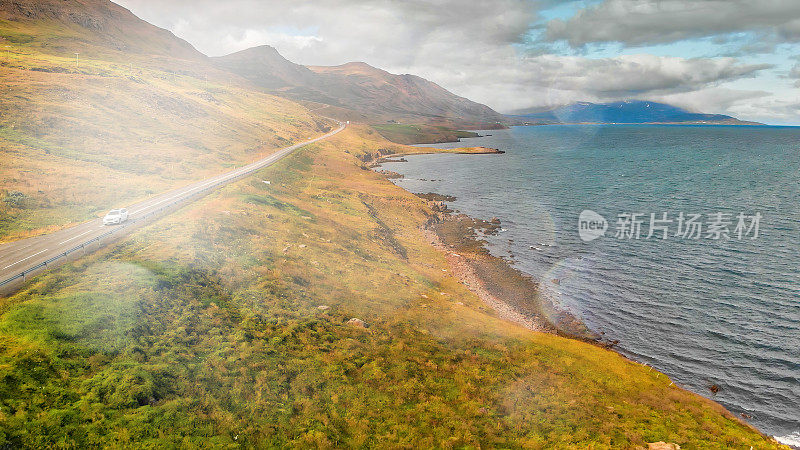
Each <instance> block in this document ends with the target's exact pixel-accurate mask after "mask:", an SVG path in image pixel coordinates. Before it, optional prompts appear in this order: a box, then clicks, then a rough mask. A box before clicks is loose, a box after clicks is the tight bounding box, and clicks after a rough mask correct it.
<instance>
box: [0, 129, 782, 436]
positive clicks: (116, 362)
mask: <svg viewBox="0 0 800 450" xmlns="http://www.w3.org/2000/svg"><path fill="white" fill-rule="evenodd" d="M389 151H395V152H406V153H407V152H409V151H414V150H413V149H408V148H401V147H399V146H396V145H394V144H391V143H388V142H386V141H384V140H383V139H381V138H380V137H379V136H378V135H377V133H375V132H374V131H372V130H370V129H368V128H366V127H360V126H354V127H351V128H350V129H348V130H347V131H346V132H344V133H341V134H340V135H338V136H336V137H335V138H334V139H332V140H331V141H328V142H325V143H321V144H317V145H315V146H313V147H311V148H308V149H305V150H303V151H300V152H298V153H296V154H294V155H293V156H291V157H290V158H287V159H285V160H283V161H282V162H281V163H279V164H277V165H275V166H273V167H270V168H268V169H265V170H263V171H261V172H260V173H259V174H257V175H255V176H253V177H251V178H248V179H245V180H242V181H240V182H237V183H236V184H233V185H230V186H227V187H225V188H224V189H223V190H221V191H219V192H216V193H213V194H211V195H209V196H208V197H206V198H205V199H203V200H201V201H199V202H198V203H196V204H194V205H191V206H189V207H186V208H184V209H183V210H181V211H179V212H178V213H176V214H174V215H172V216H170V217H168V218H165V219H163V220H162V221H160V222H159V223H157V224H154V225H151V226H149V227H147V228H145V229H142V230H140V231H138V232H136V233H135V234H134V235H132V236H131V237H129V238H128V239H127V240H126V241H124V242H123V243H122V244H120V245H118V246H117V247H116V248H113V249H107V250H105V251H102V252H101V253H99V254H96V255H94V256H91V257H88V258H86V259H84V260H82V261H80V262H78V263H75V264H73V265H70V266H65V267H63V268H61V269H59V270H57V271H55V272H53V273H50V274H46V275H43V276H41V277H39V278H38V279H36V280H35V281H33V282H32V283H31V284H29V285H28V286H27V287H26V288H25V289H24V290H23V291H22V292H20V293H18V294H17V295H15V296H13V297H11V298H9V299H7V300H5V301H3V303H2V309H1V310H0V313H2V315H1V316H0V377H2V379H3V383H2V384H0V443H9V444H12V445H22V444H25V445H28V446H32V447H33V446H38V447H42V446H50V445H64V446H72V445H80V446H85V445H90V444H99V445H112V446H131V447H133V446H135V447H137V448H142V447H147V446H153V447H155V446H158V447H163V446H175V447H211V446H225V445H227V446H234V445H237V444H238V445H244V446H258V447H266V446H278V445H280V446H294V447H323V448H324V447H333V446H337V447H342V446H348V447H358V446H364V445H371V446H389V445H391V446H397V447H409V448H419V447H431V446H436V447H448V448H449V447H464V446H472V447H477V446H480V447H526V448H545V447H548V448H580V449H584V448H597V449H600V448H630V447H633V446H635V445H642V444H644V443H646V442H654V441H667V442H676V443H679V444H680V445H681V446H682V447H683V448H720V449H721V448H745V449H746V448H749V447H750V446H751V445H752V446H753V448H757V449H758V448H775V446H774V444H772V443H770V442H768V441H766V440H765V439H763V438H762V437H761V436H760V435H758V434H757V433H755V432H754V431H752V430H751V429H749V428H748V427H746V426H744V425H742V424H741V423H739V422H737V421H736V420H734V419H732V418H730V417H729V416H728V414H727V413H725V412H724V411H723V410H722V408H720V407H719V406H718V405H716V404H714V403H712V402H710V401H707V400H705V399H703V398H701V397H699V396H696V395H693V394H690V393H688V392H686V391H683V390H681V389H679V388H676V387H675V386H670V381H669V380H668V379H667V377H665V376H664V375H662V374H659V373H657V372H655V371H649V370H648V369H647V368H645V367H642V366H639V365H637V364H635V363H632V362H630V361H627V360H625V359H624V358H622V357H620V356H619V355H617V354H615V353H612V352H609V351H607V350H603V349H600V348H597V347H594V346H591V345H588V344H584V343H581V342H577V341H572V340H568V339H564V338H559V337H556V336H552V335H546V334H537V333H532V332H528V331H527V330H524V329H521V328H519V327H516V326H514V325H512V324H509V323H507V322H503V321H501V320H499V319H497V318H496V317H495V316H494V314H493V313H492V311H489V310H487V308H486V307H485V306H484V305H483V304H482V303H481V302H480V301H479V300H478V299H477V298H476V297H475V296H474V295H472V294H471V293H470V292H468V291H467V290H466V289H465V288H464V287H463V286H462V285H461V284H459V283H458V282H457V280H455V279H454V278H453V277H452V276H451V275H450V273H449V272H448V268H447V264H446V261H445V259H444V257H443V255H441V254H440V253H438V252H437V251H436V250H435V249H434V248H432V247H431V246H430V245H428V244H427V243H426V242H425V240H424V238H423V236H422V233H421V230H420V226H421V224H422V223H424V222H425V221H426V219H427V217H428V215H429V214H430V213H431V211H429V210H428V209H427V206H426V203H425V202H424V201H423V200H421V199H419V198H417V197H415V196H413V195H411V194H409V193H406V192H405V191H403V190H402V189H400V188H398V187H396V186H394V185H392V184H391V183H389V182H388V181H386V180H385V179H383V178H382V176H380V175H379V174H376V173H374V172H372V171H369V170H365V167H364V162H363V161H365V160H369V159H370V158H371V155H374V154H376V153H387V152H389ZM262 180H269V181H271V184H270V185H267V184H265V183H263V182H262ZM320 305H325V306H328V307H329V309H320V308H318V306H320ZM352 317H359V318H361V319H364V320H365V321H367V322H368V324H369V328H368V329H366V330H364V329H361V328H358V327H354V326H352V325H348V324H347V323H346V322H347V321H348V319H350V318H352Z"/></svg>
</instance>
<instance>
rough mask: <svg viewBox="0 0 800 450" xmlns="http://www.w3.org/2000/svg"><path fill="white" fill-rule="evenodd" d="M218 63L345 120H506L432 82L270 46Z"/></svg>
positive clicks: (488, 123)
mask: <svg viewBox="0 0 800 450" xmlns="http://www.w3.org/2000/svg"><path fill="white" fill-rule="evenodd" d="M214 62H215V64H216V65H217V66H218V67H220V68H223V69H225V70H229V71H231V72H233V73H236V74H238V75H240V76H242V77H243V78H246V79H248V80H250V81H251V82H253V83H254V84H256V85H257V86H259V87H261V88H264V89H266V90H268V91H270V92H274V93H276V94H278V95H283V96H286V97H288V98H292V99H295V100H302V101H307V102H314V103H318V104H322V105H331V106H333V107H335V109H334V112H338V113H339V115H340V116H342V117H344V118H359V119H366V120H368V121H370V122H375V123H378V122H385V121H389V120H395V121H408V122H412V123H435V124H442V123H446V124H453V125H456V126H461V127H466V126H469V127H486V128H490V127H496V126H497V125H498V123H502V122H503V121H504V120H505V119H504V117H503V116H502V115H501V114H499V113H497V112H495V111H493V110H492V109H491V108H489V107H488V106H484V105H481V104H478V103H475V102H473V101H470V100H468V99H465V98H463V97H459V96H457V95H455V94H452V93H451V92H448V91H447V90H445V89H444V88H442V87H441V86H439V85H437V84H435V83H432V82H430V81H428V80H425V79H423V78H420V77H418V76H415V75H394V74H391V73H389V72H386V71H384V70H381V69H377V68H375V67H372V66H370V65H368V64H365V63H361V62H354V63H348V64H344V65H341V66H335V67H321V66H309V67H305V66H301V65H298V64H294V63H292V62H290V61H288V60H286V59H285V58H283V57H282V56H281V55H280V54H279V53H278V52H277V51H276V50H275V49H274V48H272V47H269V46H262V47H256V48H251V49H248V50H244V51H242V52H238V53H234V54H232V55H228V56H224V57H220V58H214ZM337 110H338V111H337ZM326 112H328V111H326Z"/></svg>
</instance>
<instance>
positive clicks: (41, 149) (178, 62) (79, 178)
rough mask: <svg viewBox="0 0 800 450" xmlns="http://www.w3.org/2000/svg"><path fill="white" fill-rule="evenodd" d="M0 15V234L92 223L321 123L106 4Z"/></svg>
mask: <svg viewBox="0 0 800 450" xmlns="http://www.w3.org/2000/svg"><path fill="white" fill-rule="evenodd" d="M0 17H4V18H5V20H0V37H2V39H3V41H2V48H3V54H2V59H0V67H1V68H2V70H0V86H2V90H3V95H2V96H0V152H2V164H0V241H2V240H8V239H14V238H17V237H22V236H27V235H31V234H39V233H41V232H44V231H46V230H48V229H52V228H53V227H60V226H64V225H67V224H70V223H75V222H82V221H85V220H88V219H90V218H93V217H94V216H95V215H97V214H100V213H102V212H103V211H107V210H108V209H111V208H113V207H115V206H118V205H124V204H127V203H132V202H134V201H136V200H139V199H143V198H146V197H148V196H150V195H153V194H154V193H157V192H162V191H165V190H168V189H170V188H173V187H177V186H181V185H183V184H186V183H188V182H189V181H192V180H197V179H200V178H203V177H205V176H210V175H213V174H216V173H219V172H220V171H223V170H225V169H227V168H230V167H233V166H234V165H237V164H242V163H245V162H250V161H252V160H253V159H255V158H256V157H258V156H259V155H261V154H264V153H268V152H270V151H272V150H273V149H276V148H280V147H282V146H284V145H286V144H287V143H289V142H293V141H297V140H301V139H305V138H308V137H312V136H316V135H318V134H321V133H322V132H323V129H324V128H326V127H327V126H328V124H326V123H325V121H324V120H322V119H317V118H314V117H313V116H312V115H311V114H309V113H308V112H307V110H306V109H305V108H303V107H302V106H300V105H298V104H296V103H293V102H291V101H288V100H285V99H283V98H280V97H274V96H271V95H267V94H264V93H262V92H258V91H252V90H251V89H249V88H245V85H247V83H246V82H245V81H244V80H238V81H237V79H236V77H232V76H231V75H229V74H226V73H221V72H219V71H216V69H214V68H213V67H210V66H207V65H204V64H205V63H204V61H205V57H203V56H202V55H200V54H199V53H197V52H196V51H194V50H193V49H192V48H191V46H188V44H186V43H185V42H183V41H181V40H179V39H177V38H175V37H174V36H173V35H172V34H171V33H169V32H166V31H164V30H160V29H158V28H156V27H153V26H152V25H149V24H147V23H146V22H143V21H141V20H139V19H137V18H136V17H135V16H133V15H132V14H131V13H129V12H128V11H127V10H124V9H123V8H120V7H118V6H116V5H114V4H113V3H111V2H107V1H101V0H82V1H78V0H63V1H61V0H60V1H55V0H53V1H44V2H39V1H36V2H34V1H20V0H13V1H7V0H2V2H0ZM76 49H77V50H81V52H80V53H81V54H80V58H79V60H78V61H76V57H75V54H74V53H73V52H72V50H76ZM120 49H125V50H124V51H123V50H120ZM173 51H174V52H176V53H177V55H179V56H181V57H187V58H194V59H193V60H183V59H175V58H171V57H169V54H170V53H171V52H173ZM137 52H138V53H137ZM152 55H160V56H158V57H157V58H156V57H153V56H152Z"/></svg>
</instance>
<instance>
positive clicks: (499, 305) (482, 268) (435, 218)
mask: <svg viewBox="0 0 800 450" xmlns="http://www.w3.org/2000/svg"><path fill="white" fill-rule="evenodd" d="M423 148H424V147H423ZM484 148H485V147H484ZM430 149H431V151H430V152H422V153H409V154H395V155H386V156H383V157H381V158H378V159H377V160H376V161H375V165H374V166H373V170H375V171H376V173H380V174H382V175H383V176H385V177H386V179H387V180H389V181H391V180H392V179H395V178H403V177H404V175H402V174H399V173H396V172H393V171H389V170H387V169H383V168H381V167H380V164H381V163H382V162H392V161H391V158H393V157H400V156H410V155H420V154H439V153H452V154H481V153H474V152H460V151H457V150H460V149H437V148H435V147H430ZM498 152H500V153H505V152H501V151H499V150H498ZM484 154H485V153H484ZM395 162H397V161H395ZM393 184H394V183H393ZM407 192H409V193H411V194H414V195H416V196H417V197H420V198H422V199H423V200H425V201H426V203H427V204H428V206H429V207H430V208H431V210H433V211H434V214H433V215H432V216H431V217H430V218H429V220H428V222H427V223H426V224H425V225H424V226H423V227H421V229H422V233H423V235H424V236H425V238H426V239H427V240H428V242H429V243H430V244H431V245H432V246H433V247H434V248H436V249H437V250H439V251H440V252H441V253H442V254H443V255H444V256H445V258H446V260H447V263H448V264H449V266H450V270H451V271H452V273H453V274H454V275H456V276H457V278H458V279H459V280H460V282H461V283H462V284H463V285H464V286H466V287H467V288H468V289H469V290H470V291H471V292H472V293H474V294H475V295H476V296H478V297H479V298H480V299H481V300H482V301H483V302H484V303H485V304H486V305H487V306H489V307H490V308H492V310H493V311H494V312H495V313H496V314H497V315H498V317H500V318H501V319H504V320H507V321H509V322H512V323H515V324H517V325H520V326H522V327H524V328H526V329H528V330H531V331H534V332H540V333H549V334H555V335H558V336H562V337H565V338H569V339H574V340H577V341H582V342H586V343H589V344H591V345H596V346H598V347H601V348H604V349H607V350H610V351H612V352H614V353H615V354H617V355H619V356H620V357H622V358H624V359H626V360H628V361H630V362H631V363H634V364H642V365H645V366H647V364H643V363H641V362H639V361H636V360H635V359H632V358H630V357H629V356H628V355H626V354H624V353H622V352H620V351H618V350H617V349H616V348H615V347H616V345H617V344H618V343H619V341H616V340H611V341H609V340H605V339H604V338H603V337H602V336H601V335H599V334H597V333H596V332H594V331H592V330H591V329H589V328H588V327H587V326H586V325H585V324H584V323H583V322H582V321H581V320H580V319H578V318H577V317H575V316H573V315H572V314H570V313H569V312H567V311H564V310H562V309H560V308H559V307H558V305H553V304H552V303H551V302H549V301H548V300H547V299H546V298H544V296H541V295H538V287H539V283H538V282H537V281H535V280H534V279H533V278H532V277H531V276H530V275H528V274H525V273H524V272H522V271H520V270H519V269H516V268H514V267H513V266H512V264H511V263H510V262H509V261H508V260H506V259H504V258H502V257H498V256H494V255H492V254H491V253H490V252H489V250H488V248H487V247H486V246H485V244H486V241H484V240H482V239H480V236H479V233H480V234H484V235H491V234H494V233H496V231H497V230H499V229H500V221H499V219H496V218H494V219H492V220H491V221H486V220H482V219H476V218H472V217H470V216H468V215H466V214H462V213H455V212H454V211H452V210H450V209H449V208H448V207H447V205H446V203H445V202H446V201H453V200H454V199H455V197H453V196H451V195H450V194H447V193H445V194H442V193H428V194H419V193H414V192H411V191H407ZM648 367H649V366H648ZM667 376H669V375H667ZM675 387H676V388H679V389H683V390H686V391H687V392H691V393H693V394H694V395H698V396H701V397H703V398H706V399H707V400H709V401H711V402H713V403H714V404H715V405H717V406H718V407H719V408H721V409H722V410H723V411H725V413H726V414H727V415H728V416H729V417H731V418H733V420H735V421H738V422H740V423H742V424H743V425H745V426H747V427H749V428H751V429H753V430H755V431H756V432H757V433H759V434H761V435H762V436H764V437H765V438H767V439H772V440H774V441H776V442H778V443H780V444H782V445H785V446H787V447H788V448H791V449H796V450H800V447H795V446H794V445H790V444H786V443H784V442H782V441H778V439H779V438H785V437H778V436H771V435H768V434H766V433H764V432H762V431H761V430H760V429H758V428H756V427H755V426H754V425H752V424H751V423H749V422H748V421H747V420H746V419H745V418H742V417H739V416H738V415H737V414H734V413H732V412H731V411H729V410H728V409H727V408H725V407H724V406H723V405H722V404H720V403H718V402H717V401H716V400H714V399H713V398H709V397H707V396H704V395H702V394H700V393H696V392H694V391H692V390H691V389H688V388H684V387H681V386H679V385H677V384H675Z"/></svg>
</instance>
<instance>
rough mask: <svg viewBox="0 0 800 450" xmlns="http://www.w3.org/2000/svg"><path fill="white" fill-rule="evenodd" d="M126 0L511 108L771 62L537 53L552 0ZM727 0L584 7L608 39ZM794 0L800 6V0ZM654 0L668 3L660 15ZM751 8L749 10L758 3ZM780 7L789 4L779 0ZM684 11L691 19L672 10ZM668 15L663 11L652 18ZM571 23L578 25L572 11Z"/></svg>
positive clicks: (617, 0) (217, 35)
mask: <svg viewBox="0 0 800 450" xmlns="http://www.w3.org/2000/svg"><path fill="white" fill-rule="evenodd" d="M120 3H121V4H123V6H126V7H129V8H130V9H132V10H133V12H134V13H136V14H138V15H140V16H141V17H142V18H144V19H145V20H148V21H150V22H152V23H154V24H156V25H158V26H162V27H165V28H168V29H170V30H172V31H173V32H175V34H177V35H178V36H180V37H182V38H184V39H186V40H188V41H189V42H191V43H192V44H194V45H195V46H196V47H197V48H198V49H199V50H201V51H203V52H204V53H206V54H209V55H211V56H218V55H223V54H227V53H232V52H235V51H239V50H243V49H245V48H248V47H252V46H256V45H262V44H269V45H272V46H274V47H276V48H277V49H278V50H279V51H280V52H281V53H282V54H283V55H284V56H286V57H287V58H288V59H290V60H292V61H294V62H297V63H301V64H309V65H337V64H343V63H345V62H349V61H364V62H367V63H369V64H372V65H374V66H377V67H380V68H382V69H385V70H388V71H390V72H393V73H414V74H417V75H420V76H422V77H425V78H427V79H430V80H432V81H434V82H436V83H438V84H440V85H442V86H443V87H444V88H446V89H449V90H451V91H453V92H454V93H456V94H458V95H462V96H465V97H467V98H470V99H472V100H475V101H478V102H481V103H485V104H488V105H489V106H491V107H493V108H495V109H497V110H499V111H502V112H505V111H511V110H515V109H522V108H528V107H533V106H541V105H555V104H563V103H568V102H571V101H580V100H586V101H605V100H617V99H625V98H648V97H653V98H655V97H659V98H662V97H665V96H669V95H675V94H682V93H690V92H695V91H697V92H700V91H703V92H706V93H712V92H722V91H719V90H717V91H714V90H709V89H714V88H720V87H725V83H727V82H730V81H731V80H738V79H741V78H743V77H752V76H756V75H758V74H760V73H761V72H762V70H763V69H765V68H766V67H767V66H765V65H758V64H746V63H743V62H741V61H739V60H737V59H734V58H695V59H692V58H679V57H667V56H654V55H627V56H618V57H612V58H587V57H581V56H568V55H554V54H544V55H538V56H531V55H529V54H526V53H525V48H526V44H528V42H527V39H528V36H529V33H530V32H531V30H532V27H535V26H536V25H535V24H536V23H537V21H538V20H539V16H538V11H537V10H536V7H537V5H541V4H542V3H546V2H539V3H536V2H532V1H530V0H496V1H492V2H463V1H461V0H434V1H423V0H409V1H392V0H378V1H375V0H318V1H315V2H310V1H307V0H294V1H291V0H274V1H268V2H267V1H257V0H229V1H226V2H218V1H212V0H171V1H169V2H162V1H157V0H120ZM656 3H657V4H658V5H660V6H658V5H656ZM717 3H720V2H715V1H710V0H701V1H695V2H688V3H687V2H678V1H675V0H663V1H661V2H653V1H633V0H628V1H621V0H608V1H606V2H604V3H603V4H602V5H601V6H602V8H605V9H602V12H603V14H612V13H615V14H617V15H620V14H623V13H626V12H629V11H628V9H630V7H631V6H630V5H634V6H635V5H638V10H637V11H638V12H637V13H636V14H633V15H632V16H630V17H628V18H627V19H625V21H623V22H619V21H618V22H613V21H612V22H611V23H610V24H609V25H606V24H603V23H594V22H591V21H588V18H590V16H591V17H596V18H597V20H598V21H599V20H600V18H601V16H600V15H599V14H600V13H599V12H586V11H593V10H585V11H584V12H583V13H580V14H579V15H578V16H576V17H583V18H582V19H581V20H580V21H578V22H580V24H584V22H585V23H588V24H594V25H593V27H594V28H596V29H595V30H594V31H592V30H589V31H585V32H586V33H589V32H593V33H595V34H598V35H600V36H601V37H602V38H603V39H611V38H614V39H616V38H617V35H616V34H613V33H615V32H616V31H614V30H613V29H612V28H614V27H621V28H622V29H623V30H627V31H625V33H632V34H638V35H641V36H642V38H641V39H663V36H665V33H666V34H669V33H673V32H674V33H678V34H675V36H684V35H686V30H683V28H686V29H695V28H698V27H701V26H703V25H702V24H704V23H705V24H707V23H708V21H709V20H712V19H709V18H706V17H694V16H695V15H700V14H698V13H697V12H698V11H705V10H706V9H707V8H710V7H712V6H713V7H714V8H718V9H719V10H720V11H721V12H722V13H723V15H724V16H725V17H727V18H728V19H729V20H732V21H734V22H735V21H738V22H741V21H742V20H744V19H741V20H740V19H739V18H738V13H737V14H734V12H731V11H733V10H732V9H731V8H730V7H728V6H724V5H721V4H717ZM721 3H726V4H727V3H728V2H721ZM733 3H736V2H733ZM766 3H768V4H766V5H765V6H764V8H763V9H764V10H765V11H764V12H762V13H761V16H759V17H762V18H761V19H754V20H756V21H760V23H764V24H765V26H766V24H767V23H773V22H775V21H776V20H777V19H775V17H777V16H782V17H783V19H782V20H783V22H782V24H783V26H784V28H782V29H784V32H785V33H786V35H787V36H788V35H790V34H791V33H792V32H793V31H792V26H794V25H793V24H794V22H792V21H791V20H788V19H786V17H789V14H788V13H787V8H789V9H791V8H790V7H791V5H789V6H786V4H787V2H779V1H777V0H768V1H767V2H766ZM790 3H791V4H795V5H798V8H800V2H796V1H793V2H790ZM686 4H691V5H700V6H693V7H692V8H694V9H692V8H690V9H689V10H688V12H685V11H684V12H681V10H680V8H681V7H684V8H686ZM654 5H656V6H658V7H659V8H661V9H662V10H666V12H664V11H661V13H659V14H662V16H658V15H656V16H654V15H653V14H654V12H653V11H655V10H654V9H653V8H655V7H656V6H654ZM681 5H683V6H681ZM701 7H702V8H701ZM779 7H780V8H783V9H780V8H779ZM698 8H701V9H699V10H698ZM748 8H749V9H748V11H749V10H752V9H753V8H752V7H748ZM673 9H674V11H673ZM734 9H735V8H734ZM779 9H780V11H782V12H783V13H784V14H778V12H780V11H778V12H776V11H773V10H779ZM598 11H601V10H598ZM770 11H772V12H770ZM581 14H583V15H582V16H581ZM592 14H594V16H592ZM612 15H613V14H612ZM703 15H705V14H703ZM690 16H691V17H690ZM734 16H735V17H734ZM615 17H616V16H615ZM659 17H661V18H660V19H659ZM794 17H797V15H795V16H794ZM645 19H646V20H645ZM678 19H682V20H684V22H688V24H686V23H684V24H681V23H678V24H674V23H672V22H669V21H670V20H671V21H675V20H678ZM734 19H735V20H734ZM659 20H660V21H661V22H664V23H660V24H658V23H655V22H653V21H656V22H657V21H659ZM714 20H716V19H714ZM703 21H705V22H703ZM667 22H669V23H667ZM551 23H552V22H551ZM567 23H570V26H572V25H571V24H572V22H567ZM576 23H577V22H576ZM671 23H672V24H671ZM712 25H713V24H712ZM723 25H724V26H723ZM732 26H733V25H725V24H721V23H720V24H718V25H714V26H712V27H711V29H710V30H709V31H708V32H709V33H711V32H715V29H714V27H716V28H719V29H721V30H727V29H731V27H732ZM670 27H672V28H670ZM590 28H591V27H590ZM670 30H672V31H670ZM676 30H677V31H676ZM577 36H578V37H577V38H576V39H577V41H576V42H582V41H585V40H588V39H590V38H592V39H595V38H596V37H592V36H590V35H588V34H587V35H580V34H579V35H577ZM603 36H605V37H603ZM619 36H622V37H624V36H623V35H619ZM653 36H655V37H653ZM742 95H744V94H742ZM697 98H702V99H705V101H706V102H707V103H706V105H705V107H704V106H703V104H702V103H701V102H699V101H698V102H695V103H696V105H695V106H696V109H699V110H703V111H704V112H712V113H716V112H724V111H722V110H720V109H717V108H720V107H725V106H724V105H722V103H723V102H722V101H720V100H718V101H714V99H713V98H712V96H711V95H710V94H704V95H702V96H698V97H697ZM740 101H743V102H744V101H746V100H745V99H741V100H740ZM784 109H785V108H784ZM798 120H800V118H798Z"/></svg>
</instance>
